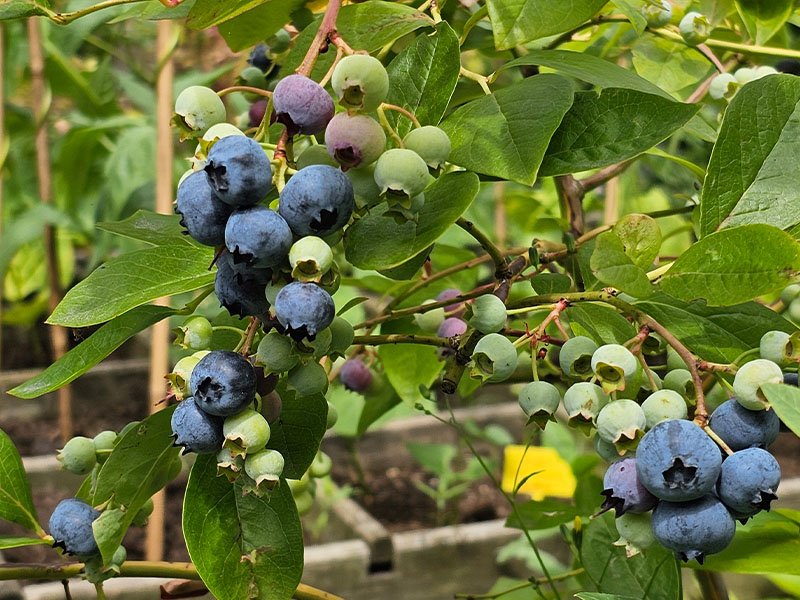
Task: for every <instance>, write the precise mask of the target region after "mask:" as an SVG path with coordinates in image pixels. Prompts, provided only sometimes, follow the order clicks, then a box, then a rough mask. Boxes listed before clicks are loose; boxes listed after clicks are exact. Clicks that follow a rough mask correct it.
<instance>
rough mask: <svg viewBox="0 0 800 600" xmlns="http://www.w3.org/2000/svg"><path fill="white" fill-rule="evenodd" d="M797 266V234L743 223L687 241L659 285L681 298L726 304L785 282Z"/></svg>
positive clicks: (799, 253)
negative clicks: (695, 240) (690, 243)
mask: <svg viewBox="0 0 800 600" xmlns="http://www.w3.org/2000/svg"><path fill="white" fill-rule="evenodd" d="M759 249H761V251H759ZM764 249H768V251H763V250H764ZM798 272H800V244H798V242H797V240H795V239H794V238H793V237H792V236H791V235H789V234H788V233H786V232H784V231H781V230H780V229H778V228H776V227H772V226H771V225H742V226H740V227H732V228H729V229H723V230H721V231H717V232H716V233H712V234H711V235H708V236H706V237H704V238H703V239H701V240H700V241H699V242H697V243H696V244H694V245H692V246H690V247H689V249H688V250H686V252H684V253H683V254H681V256H680V257H679V258H678V260H676V261H675V263H674V264H673V265H672V268H670V270H669V271H667V273H666V275H664V277H663V278H662V279H661V287H662V288H663V290H664V291H665V292H666V293H667V294H670V295H671V296H674V297H676V298H678V299H680V300H687V301H688V300H694V299H698V298H702V299H705V300H706V301H707V302H708V304H715V305H722V306H728V305H731V304H737V303H739V302H745V301H747V300H751V299H752V298H756V297H758V296H760V295H762V294H768V293H770V292H773V291H775V290H777V289H779V288H782V287H785V286H786V285H787V284H788V283H789V281H790V280H791V279H792V278H793V277H794V276H795V275H797V273H798Z"/></svg>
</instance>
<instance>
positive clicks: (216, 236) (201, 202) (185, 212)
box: [175, 171, 233, 246]
mask: <svg viewBox="0 0 800 600" xmlns="http://www.w3.org/2000/svg"><path fill="white" fill-rule="evenodd" d="M232 211H233V208H232V207H231V206H229V205H227V204H225V203H224V202H222V201H221V200H219V198H217V195H216V194H215V193H214V190H213V189H212V188H211V186H210V185H209V183H208V178H207V177H206V175H205V173H204V172H202V171H196V172H194V173H192V174H191V175H189V176H188V177H187V178H186V179H184V180H183V181H182V182H181V183H180V185H179V186H178V199H177V203H176V205H175V212H176V213H177V214H179V215H180V216H181V221H180V223H181V226H182V227H185V228H186V233H188V234H189V236H191V238H192V239H193V240H196V241H198V242H200V243H201V244H204V245H206V246H221V245H222V244H224V243H225V223H226V222H227V220H228V217H229V216H230V214H231V212H232Z"/></svg>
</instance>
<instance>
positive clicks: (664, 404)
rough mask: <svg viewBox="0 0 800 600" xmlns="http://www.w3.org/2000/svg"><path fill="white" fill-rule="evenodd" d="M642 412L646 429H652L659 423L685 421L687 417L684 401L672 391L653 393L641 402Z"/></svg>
mask: <svg viewBox="0 0 800 600" xmlns="http://www.w3.org/2000/svg"><path fill="white" fill-rule="evenodd" d="M642 411H643V412H644V416H645V419H646V424H647V429H652V428H653V427H655V426H656V425H657V424H658V423H660V422H661V421H666V420H668V419H685V418H686V417H687V416H688V413H687V409H686V400H684V399H683V396H681V395H680V394H679V393H678V392H676V391H674V390H659V391H657V392H653V393H652V394H650V395H649V396H648V397H647V399H646V400H645V401H644V402H642Z"/></svg>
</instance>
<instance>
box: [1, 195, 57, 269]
mask: <svg viewBox="0 0 800 600" xmlns="http://www.w3.org/2000/svg"><path fill="white" fill-rule="evenodd" d="M69 223H70V218H69V216H67V215H66V214H64V213H63V212H62V211H60V210H58V209H57V208H55V207H53V206H50V205H49V204H42V203H37V204H35V205H34V206H32V207H31V208H30V209H28V210H27V211H25V212H24V213H22V214H21V215H19V216H15V217H14V226H13V227H7V228H6V230H5V231H3V244H2V246H0V277H3V276H5V274H6V271H7V270H8V267H9V265H10V264H11V260H12V259H13V258H14V255H15V254H16V253H17V251H18V250H19V249H20V248H21V247H22V246H23V245H25V244H27V243H28V242H30V241H33V240H40V239H41V238H42V231H43V230H44V227H45V225H58V226H60V227H63V226H64V225H65V224H69Z"/></svg>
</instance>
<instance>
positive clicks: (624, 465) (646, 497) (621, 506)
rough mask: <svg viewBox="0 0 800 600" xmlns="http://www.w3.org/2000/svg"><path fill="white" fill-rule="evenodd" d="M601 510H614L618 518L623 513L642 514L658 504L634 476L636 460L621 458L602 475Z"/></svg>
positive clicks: (635, 475)
mask: <svg viewBox="0 0 800 600" xmlns="http://www.w3.org/2000/svg"><path fill="white" fill-rule="evenodd" d="M602 494H603V496H605V500H604V501H603V506H602V508H603V510H611V509H613V510H615V511H616V516H617V517H619V516H621V515H624V514H625V513H634V514H638V513H643V512H647V511H648V510H651V509H652V508H653V507H654V506H655V505H656V504H658V498H656V497H655V496H654V495H653V494H651V493H650V492H648V491H647V488H645V487H644V486H643V485H642V482H641V481H639V477H638V475H637V474H636V459H635V458H623V459H622V460H618V461H616V462H615V463H612V464H611V466H609V467H608V470H607V471H606V474H605V475H603V492H602Z"/></svg>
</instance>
